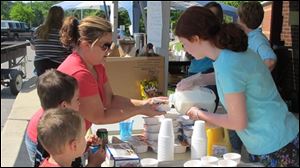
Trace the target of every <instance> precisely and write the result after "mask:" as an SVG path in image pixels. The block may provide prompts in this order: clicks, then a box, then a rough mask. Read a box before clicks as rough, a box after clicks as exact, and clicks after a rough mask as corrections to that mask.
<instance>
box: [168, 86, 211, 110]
mask: <svg viewBox="0 0 300 168" xmlns="http://www.w3.org/2000/svg"><path fill="white" fill-rule="evenodd" d="M215 100H216V95H215V94H214V92H213V91H212V90H211V89H209V88H206V87H199V86H196V87H194V88H192V89H190V90H184V91H178V90H176V91H175V93H174V94H171V95H170V96H169V103H170V105H174V107H175V109H176V110H177V111H178V112H179V113H181V114H185V113H186V112H187V111H188V110H189V109H190V108H191V107H193V106H195V107H198V108H199V109H202V110H204V111H208V112H213V111H214V109H215V106H216V103H215Z"/></svg>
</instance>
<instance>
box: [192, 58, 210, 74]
mask: <svg viewBox="0 0 300 168" xmlns="http://www.w3.org/2000/svg"><path fill="white" fill-rule="evenodd" d="M210 68H213V61H212V60H211V59H210V58H207V57H205V58H202V59H199V60H197V59H195V58H193V59H192V60H191V64H190V66H189V70H188V71H189V73H199V72H205V71H207V70H208V69H210Z"/></svg>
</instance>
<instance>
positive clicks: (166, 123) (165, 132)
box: [159, 118, 174, 137]
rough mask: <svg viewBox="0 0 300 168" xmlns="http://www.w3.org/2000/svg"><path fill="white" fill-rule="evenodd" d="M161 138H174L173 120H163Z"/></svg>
mask: <svg viewBox="0 0 300 168" xmlns="http://www.w3.org/2000/svg"><path fill="white" fill-rule="evenodd" d="M159 136H166V137H170V136H172V137H174V132H173V122H172V119H170V118H165V119H163V120H162V123H161V125H160V129H159Z"/></svg>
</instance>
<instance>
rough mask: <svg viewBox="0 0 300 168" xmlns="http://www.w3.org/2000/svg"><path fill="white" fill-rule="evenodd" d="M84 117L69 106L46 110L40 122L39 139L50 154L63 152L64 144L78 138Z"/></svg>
mask: <svg viewBox="0 0 300 168" xmlns="http://www.w3.org/2000/svg"><path fill="white" fill-rule="evenodd" d="M82 126H83V119H82V117H81V116H80V114H79V113H78V112H76V111H75V110H72V109H68V108H53V109H49V110H47V111H45V114H44V115H43V116H42V118H41V120H40V121H39V124H38V127H37V129H38V140H39V141H40V143H41V144H42V145H43V147H44V148H45V149H46V150H47V151H48V153H50V154H54V155H55V154H61V153H62V152H63V150H64V146H65V145H66V144H68V143H69V142H70V141H72V140H75V139H77V138H78V137H79V136H80V134H81V131H80V130H82Z"/></svg>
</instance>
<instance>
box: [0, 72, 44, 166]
mask: <svg viewBox="0 0 300 168" xmlns="http://www.w3.org/2000/svg"><path fill="white" fill-rule="evenodd" d="M35 81H36V77H33V78H31V79H30V80H29V82H26V85H23V88H22V90H21V92H20V93H19V94H18V96H17V97H16V100H15V102H14V105H13V107H12V110H11V113H10V115H9V116H8V119H7V121H6V123H5V126H4V128H3V130H2V132H1V167H32V165H31V162H30V160H29V157H28V153H27V149H26V146H25V141H24V135H25V131H26V127H27V124H28V122H29V120H30V118H31V116H32V115H33V114H34V113H35V112H36V111H37V110H38V108H39V107H40V102H39V99H38V96H37V93H36V87H35Z"/></svg>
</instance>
